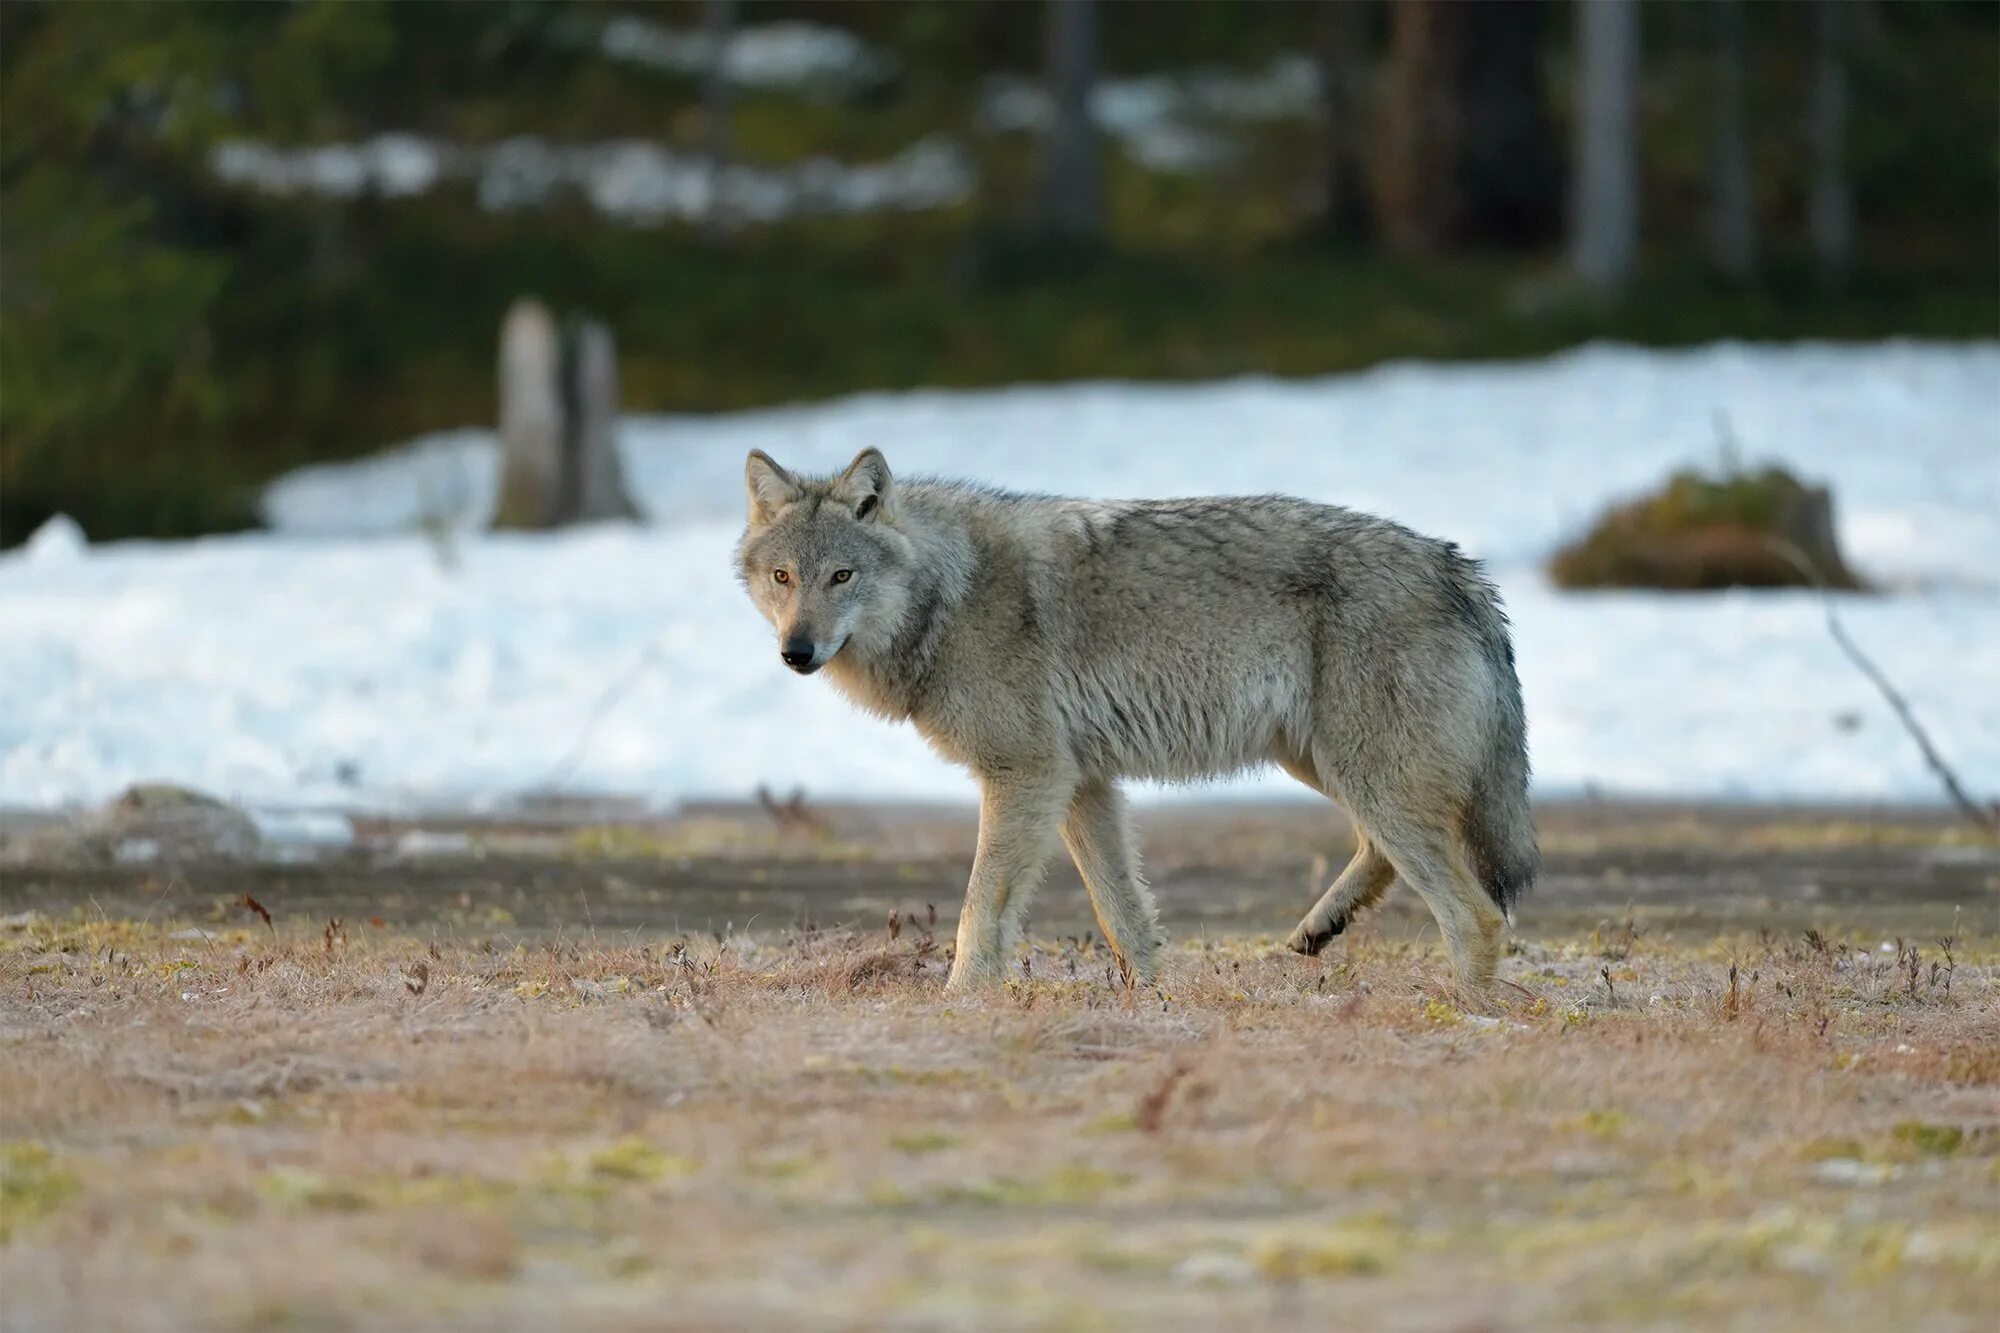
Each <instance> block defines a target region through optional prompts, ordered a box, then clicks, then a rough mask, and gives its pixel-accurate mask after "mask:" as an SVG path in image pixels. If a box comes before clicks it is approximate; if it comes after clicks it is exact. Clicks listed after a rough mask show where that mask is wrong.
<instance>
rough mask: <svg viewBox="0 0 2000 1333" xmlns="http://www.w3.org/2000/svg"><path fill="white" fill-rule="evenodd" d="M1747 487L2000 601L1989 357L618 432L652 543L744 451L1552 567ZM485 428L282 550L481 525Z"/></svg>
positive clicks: (1543, 377) (923, 411)
mask: <svg viewBox="0 0 2000 1333" xmlns="http://www.w3.org/2000/svg"><path fill="white" fill-rule="evenodd" d="M1718 413H1725V414H1727V416H1728V418H1729V422H1730V425H1731V428H1732V430H1733V431H1734V433H1735V435H1736V436H1737V437H1738V438H1739V440H1740V441H1741V445H1740V447H1741V450H1742V454H1743V457H1742V459H1741V460H1740V461H1741V462H1742V463H1744V464H1746V465H1751V464H1756V463H1758V462H1760V461H1763V460H1765V459H1774V460H1778V461H1782V462H1784V463H1787V464H1789V465H1790V466H1792V467H1793V468H1794V469H1796V470H1797V471H1798V472H1800V473H1801V474H1802V475H1805V476H1808V477H1811V478H1814V479H1817V480H1822V481H1827V482H1830V483H1831V484H1832V485H1833V488H1834V496H1835V501H1836V506H1837V518H1838V521H1839V524H1840V538H1841V544H1842V547H1843V548H1844V549H1845V550H1846V551H1847V552H1848V554H1849V556H1850V558H1852V559H1853V560H1854V561H1855V563H1856V564H1857V565H1858V567H1859V568H1860V569H1861V570H1862V571H1863V572H1864V573H1865V574H1866V575H1868V576H1869V577H1870V578H1873V579H1876V580H1880V581H1884V582H1887V583H1890V584H1909V583H1924V584H1931V585H1935V584H1954V583H1956V584H1970V585H1973V586H1978V587H1985V588H1990V587H1992V586H1994V584H1995V582H1996V581H2000V560H1996V556H1995V553H1996V552H2000V344H1977V345H1917V344H1880V345H1844V346H1826V345H1802V346H1791V347H1768V346H1744V345H1738V344H1718V345H1715V346H1712V347H1704V348H1699V349H1695V350H1691V351H1679V352H1654V351H1642V350H1638V349H1635V348H1628V347H1613V346H1593V347H1586V348H1582V349H1580V350H1577V351H1573V352H1568V353H1565V354H1563V355H1560V356H1555V357H1551V358H1548V359H1547V360H1542V361H1529V362H1517V363H1494V364H1479V365H1466V364H1425V363H1407V364H1401V365H1391V366H1384V367H1382V368H1380V369H1377V370H1372V371H1368V372H1365V373H1362V374H1355V375H1337V376H1331V377H1328V378H1324V379H1316V380H1293V381H1283V380H1269V379H1242V380H1231V381H1224V382H1219V383H1207V384H1173V385H1142V384H1071V385H1058V386H1049V387H1022V388H1011V389H999V390H990V391H981V392H943V391H934V390H926V391H920V392H915V393H899V394H867V395H861V396H857V397H853V398H846V399H841V400H839V401H835V402H829V403H821V404H815V405H811V406H803V407H793V408H781V409H776V410H769V411H758V412H741V413H734V414H730V415H726V416H713V417H630V418H627V419H626V420H625V422H624V423H623V434H622V448H623V452H624V455H625V463H626V475H627V479H628V481H629V482H630V483H631V485H632V486H633V488H634V490H635V491H636V493H637V499H638V501H639V504H640V507H641V509H642V510H643V511H644V512H645V513H646V514H647V516H648V517H650V518H651V519H653V520H654V521H655V522H658V523H663V524H680V523H689V522H702V521H704V520H711V521H712V520H716V519H719V518H727V519H729V520H731V521H734V519H735V517H736V515H737V514H738V512H739V511H740V509H741V507H742V503H743V494H742V491H743V455H744V453H745V452H746V451H748V450H749V449H752V448H761V449H765V450H767V451H769V452H770V453H771V454H773V455H774V456H775V457H777V458H778V459H779V460H780V461H782V462H784V463H786V464H787V465H795V466H799V467H804V468H809V469H810V468H819V469H826V470H834V469H838V468H839V467H841V466H843V465H845V464H846V463H847V461H848V460H849V459H850V458H852V457H853V456H854V454H855V453H856V452H857V451H858V450H860V449H862V448H863V447H865V446H867V445H871V444H872V445H879V446H881V447H882V448H883V449H884V450H886V451H887V453H888V455H889V461H890V463H891V465H892V466H893V467H895V468H896V470H897V471H899V472H902V473H906V474H908V473H917V472H932V473H940V474H944V475H966V476H973V477H977V478H980V479H982V480H988V481H993V482H997V483H999V484H1002V485H1005V486H1010V487H1014V488H1017V489H1022V490H1042V491H1053V492H1058V493H1068V494H1073V495H1114V496H1117V495H1122V496H1141V495H1190V494H1201V493H1204V492H1211V493H1212V492H1229V493H1236V494H1251V493H1256V492H1260V491H1283V492H1288V493H1291V494H1294V495H1303V496H1307V497H1309V498H1312V499H1316V500H1328V501H1336V502H1339V503H1342V504H1347V505H1352V506H1354V507H1356V508H1360V509H1368V510H1373V511H1375V512H1378V513H1382V514H1388V515H1391V516H1393V517H1395V518H1397V519H1400V520H1401V521H1403V522H1405V523H1408V524H1410V525H1411V526H1413V527H1416V528H1418V529H1419V530H1421V531H1425V532H1430V533H1434V534H1436V535H1438V536H1442V537H1449V538H1452V539H1454V540H1456V541H1459V542H1461V543H1463V544H1464V545H1466V546H1467V547H1468V548H1470V549H1471V550H1473V551H1474V552H1476V553H1477V554H1479V555H1481V556H1483V557H1485V558H1487V559H1488V560H1492V561H1494V562H1496V563H1498V564H1502V565H1509V564H1519V565H1526V564H1530V563H1533V562H1536V561H1539V560H1541V559H1543V558H1544V557H1546V556H1547V554H1548V553H1549V552H1550V551H1551V550H1552V549H1554V548H1555V547H1556V546H1557V545H1558V544H1559V543H1560V542H1561V541H1563V540H1564V539H1565V538H1567V537H1569V536H1572V535H1574V533H1575V532H1576V531H1578V530H1580V529H1581V528H1582V527H1584V526H1585V525H1586V524H1587V523H1588V522H1589V521H1590V520H1591V519H1592V518H1594V517H1595V516H1596V515H1597V514H1598V513H1599V512H1600V511H1601V510H1602V509H1603V507H1604V506H1605V504H1606V503H1607V502H1609V501H1610V500H1612V499H1614V498H1617V497H1619V496H1622V495H1625V494H1629V493H1631V492H1634V491H1638V490H1643V489H1646V488H1648V487H1651V486H1653V485H1655V484H1657V483H1658V482H1659V481H1660V480H1661V479H1662V478H1663V477H1665V476H1666V474H1667V473H1668V472H1670V471H1672V470H1673V469H1675V468H1678V467H1686V466H1690V465H1698V466H1703V467H1711V468H1712V467H1714V466H1715V465H1716V464H1717V462H1718V459H1719V453H1720V447H1719V445H1718V437H1717V432H1716V417H1717V414H1718ZM497 478H498V463H497V458H496V455H495V446H494V443H493V437H492V435H491V433H490V432H487V431H482V430H464V431H454V432H450V433H448V434H443V435H435V436H430V437H427V438H426V439H424V440H421V441H418V442H416V443H415V444H412V445H408V446H404V447H402V448H399V449H396V450H392V451H389V452H387V453H384V454H381V455H377V456H376V457H374V458H371V459H365V460H363V461H361V462H358V463H348V464H338V465H331V466H320V467H313V468H307V469H303V470H301V471H299V472H295V473H292V474H290V475H289V476H287V477H285V478H282V479H281V480H280V481H279V482H278V483H276V484H275V485H273V486H272V487H271V488H270V489H269V490H268V491H267V492H266V493H265V496H264V505H263V509H264V517H265V521H266V523H267V524H268V525H270V526H271V527H273V528H276V529H278V530H280V531H284V532H291V533H299V534H312V535H321V536H331V535H339V534H351V535H359V534H364V533H375V534H379V533H392V532H402V533H408V532H410V531H412V530H414V529H417V528H420V527H423V528H435V527H438V526H457V527H483V526H484V525H485V524H486V522H487V520H488V519H489V517H490V516H491V514H492V510H493V503H494V496H495V494H496V489H497Z"/></svg>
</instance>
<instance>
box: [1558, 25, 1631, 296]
mask: <svg viewBox="0 0 2000 1333" xmlns="http://www.w3.org/2000/svg"><path fill="white" fill-rule="evenodd" d="M1576 15H1577V25H1576V50H1577V89H1576V125H1575V132H1576V185H1575V190H1574V193H1573V194H1572V196H1571V212H1570V258H1571V263H1572V264H1574V266H1575V268H1576V271H1577V274H1578V275H1579V276H1580V277H1582V278H1583V280H1584V281H1585V282H1588V283H1589V284H1590V285H1591V286H1593V287H1595V288H1596V289H1597V290H1599V291H1600V292H1605V293H1612V292H1616V291H1618V290H1620V289H1621V288H1623V287H1624V285H1625V283H1626V280H1627V279H1629V278H1630V277H1631V274H1632V263H1633V259H1634V257H1635V255H1636V253H1637V250H1638V242H1639V198H1638V163H1637V145H1636V139H1637V123H1636V119H1635V113H1634V104H1635V102H1636V100H1637V91H1638V79H1639V8H1638V4H1637V2H1636V0H1582V3H1579V4H1578V5H1577V7H1576Z"/></svg>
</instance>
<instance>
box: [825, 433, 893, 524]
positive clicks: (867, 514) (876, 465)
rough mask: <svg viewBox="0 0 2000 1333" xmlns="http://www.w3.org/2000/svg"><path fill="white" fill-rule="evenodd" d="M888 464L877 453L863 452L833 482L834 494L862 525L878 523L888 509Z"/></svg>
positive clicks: (869, 450) (872, 451)
mask: <svg viewBox="0 0 2000 1333" xmlns="http://www.w3.org/2000/svg"><path fill="white" fill-rule="evenodd" d="M890 485H891V482H890V478H889V460H888V459H886V458H884V457H882V451H881V450H880V449H863V450H862V451H861V452H860V453H858V454H856V455H855V456H854V461H853V462H852V463H849V464H848V465H847V471H845V472H843V473H841V474H840V480H838V481H836V482H834V484H833V489H834V492H835V493H836V494H837V495H839V496H840V498H841V499H842V500H844V501H846V502H847V505H848V507H849V508H850V509H852V510H853V511H854V516H855V517H856V518H858V519H860V520H861V521H862V522H864V523H867V522H872V521H873V520H876V519H879V518H881V517H882V516H883V514H884V513H885V512H887V510H888V508H889V487H890Z"/></svg>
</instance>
